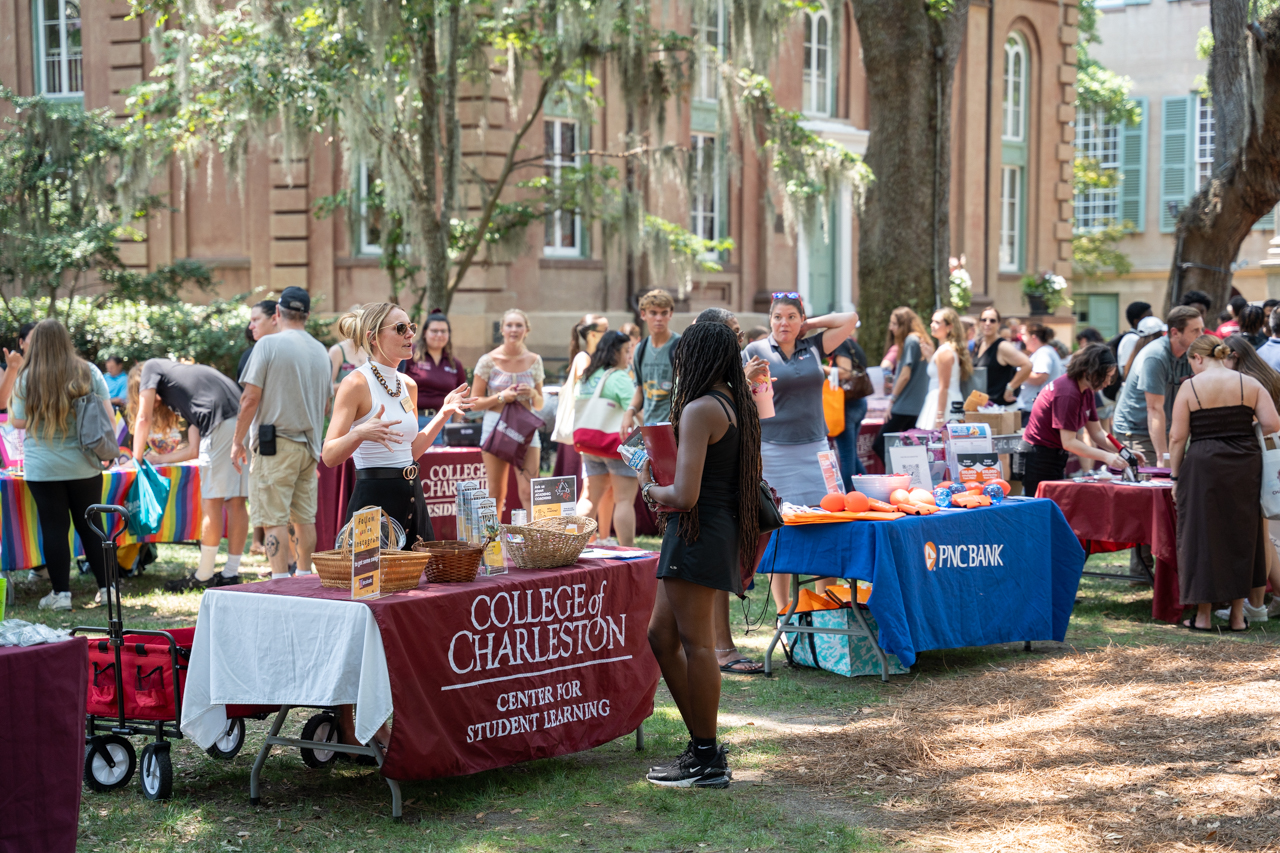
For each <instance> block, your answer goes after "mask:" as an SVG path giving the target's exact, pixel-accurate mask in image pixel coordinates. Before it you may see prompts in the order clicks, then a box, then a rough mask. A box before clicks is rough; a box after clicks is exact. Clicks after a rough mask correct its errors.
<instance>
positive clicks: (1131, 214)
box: [1120, 98, 1147, 233]
mask: <svg viewBox="0 0 1280 853" xmlns="http://www.w3.org/2000/svg"><path fill="white" fill-rule="evenodd" d="M1134 100H1135V101H1137V102H1138V108H1139V109H1140V110H1141V111H1142V117H1141V118H1140V119H1138V123H1137V124H1136V125H1127V124H1126V125H1125V126H1124V127H1122V128H1121V130H1120V139H1121V150H1120V177H1121V183H1120V220H1121V221H1122V222H1131V223H1133V228H1134V230H1135V231H1137V232H1139V233H1141V232H1143V231H1145V230H1146V229H1147V99H1146V98H1134Z"/></svg>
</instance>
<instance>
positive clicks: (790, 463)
mask: <svg viewBox="0 0 1280 853" xmlns="http://www.w3.org/2000/svg"><path fill="white" fill-rule="evenodd" d="M857 324H858V315H857V314H855V313H854V312H852V311H850V312H848V313H844V314H825V315H823V316H821V317H814V318H813V319H811V320H810V319H807V318H806V317H805V313H804V302H802V301H801V299H800V294H798V293H775V294H773V302H772V303H771V304H770V305H769V328H770V330H771V331H772V334H770V335H769V337H767V338H765V339H764V340H759V341H755V342H754V343H751V344H748V345H747V348H746V353H747V356H748V357H752V356H759V357H760V358H762V359H764V360H765V361H767V362H768V363H769V373H770V374H771V376H772V377H773V408H774V411H775V413H776V414H775V415H774V416H773V417H772V418H767V419H765V420H762V421H760V456H761V460H762V461H763V464H764V478H765V479H766V480H768V481H769V485H771V486H773V488H774V489H776V490H777V492H778V496H779V497H781V498H782V499H783V500H784V501H789V502H791V503H793V504H807V505H809V506H817V505H818V502H819V501H821V500H822V496H823V495H825V494H826V493H827V487H826V483H825V481H824V480H823V479H822V469H821V468H819V467H818V452H819V451H822V450H829V449H830V445H828V443H827V422H826V418H825V417H824V416H823V414H822V383H823V382H825V381H826V374H825V373H824V372H823V370H822V363H823V359H825V358H826V357H827V356H828V355H829V354H830V353H831V352H832V351H834V350H835V348H836V347H838V346H839V345H840V344H841V343H842V342H843V341H844V339H845V338H847V337H849V335H850V334H851V333H852V332H853V329H854V327H855V326H857ZM815 329H825V330H826V331H824V332H822V333H821V334H817V335H812V336H810V337H805V334H806V333H807V332H809V331H812V330H815ZM790 584H791V578H789V577H788V576H786V575H779V574H775V575H774V576H773V580H772V581H771V588H772V590H773V598H774V601H775V602H776V603H777V605H778V606H779V607H785V606H786V604H787V599H788V597H789V591H790Z"/></svg>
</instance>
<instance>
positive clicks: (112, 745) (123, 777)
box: [84, 735, 138, 793]
mask: <svg viewBox="0 0 1280 853" xmlns="http://www.w3.org/2000/svg"><path fill="white" fill-rule="evenodd" d="M137 762H138V759H137V756H136V755H135V754H134V751H133V744H131V743H129V741H127V740H125V739H124V738H122V737H120V735H106V736H105V737H104V736H102V735H98V736H95V737H92V738H90V739H89V745H88V747H87V748H86V749H85V751H84V783H85V784H86V785H88V786H89V788H90V789H91V790H94V791H97V792H98V793H105V792H107V791H114V790H115V789H116V788H122V787H124V786H125V785H128V784H129V780H130V779H131V778H133V770H134V768H135V767H136V766H137Z"/></svg>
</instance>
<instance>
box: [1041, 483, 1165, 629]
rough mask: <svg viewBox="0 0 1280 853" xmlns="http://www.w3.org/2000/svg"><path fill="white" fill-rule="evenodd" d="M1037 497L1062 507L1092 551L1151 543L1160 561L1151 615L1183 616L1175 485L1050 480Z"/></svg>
mask: <svg viewBox="0 0 1280 853" xmlns="http://www.w3.org/2000/svg"><path fill="white" fill-rule="evenodd" d="M1036 496H1037V497H1041V498H1049V499H1050V500H1051V501H1053V502H1054V503H1056V504H1057V505H1058V507H1059V508H1060V509H1061V510H1062V514H1063V515H1064V516H1066V518H1067V523H1068V524H1070V525H1071V529H1072V530H1073V531H1074V532H1075V534H1076V536H1077V537H1078V538H1079V539H1080V544H1081V545H1083V546H1084V549H1085V551H1086V552H1087V553H1090V554H1102V553H1107V552H1109V551H1120V550H1124V549H1127V548H1131V547H1133V545H1135V544H1137V543H1142V544H1145V545H1150V546H1151V556H1152V557H1153V558H1154V560H1155V570H1154V574H1155V588H1154V590H1153V594H1152V598H1151V615H1152V617H1153V618H1156V619H1160V620H1163V621H1165V622H1177V621H1178V620H1179V619H1181V618H1182V609H1183V608H1182V605H1181V604H1180V603H1179V602H1180V600H1181V599H1180V597H1179V594H1178V516H1177V511H1176V510H1175V509H1174V505H1173V490H1172V489H1169V488H1152V487H1150V486H1131V485H1125V484H1122V483H1076V482H1073V481H1071V480H1050V481H1046V482H1043V483H1041V484H1040V489H1039V491H1038V492H1037V493H1036Z"/></svg>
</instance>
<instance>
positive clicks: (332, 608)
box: [182, 589, 391, 748]
mask: <svg viewBox="0 0 1280 853" xmlns="http://www.w3.org/2000/svg"><path fill="white" fill-rule="evenodd" d="M352 703H355V705H356V731H355V736H356V739H357V740H359V741H360V742H361V743H368V742H369V739H370V738H372V737H373V735H374V732H376V731H377V730H378V727H379V726H380V725H382V723H383V722H384V721H385V720H386V719H387V718H388V717H389V716H391V678H390V676H389V675H388V673H387V656H386V652H385V651H384V650H383V647H382V635H381V633H380V632H379V630H378V624H377V622H375V621H374V618H373V611H372V610H370V609H369V608H368V607H367V606H365V605H364V604H361V603H359V602H356V601H321V600H316V599H308V598H295V597H293V596H286V595H256V594H253V593H247V592H236V591H233V590H217V589H211V590H207V591H205V593H204V596H203V597H202V599H201V601H200V615H199V618H198V619H197V620H196V637H195V643H194V645H193V646H192V648H191V661H190V669H189V670H188V672H187V684H186V690H185V691H184V695H183V700H182V731H183V734H185V735H186V736H187V737H189V738H191V739H192V740H194V741H195V742H196V743H197V744H199V745H200V746H201V747H202V748H208V747H209V746H211V745H212V744H213V742H214V741H215V740H216V739H217V738H218V737H219V735H221V734H222V733H223V731H224V730H225V728H226V723H227V715H226V709H225V707H224V706H226V705H303V706H326V705H348V704H352Z"/></svg>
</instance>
